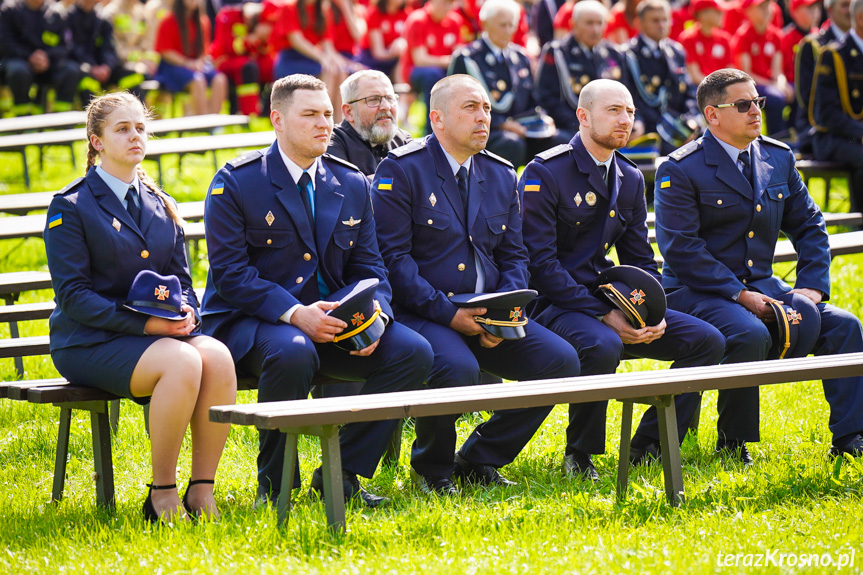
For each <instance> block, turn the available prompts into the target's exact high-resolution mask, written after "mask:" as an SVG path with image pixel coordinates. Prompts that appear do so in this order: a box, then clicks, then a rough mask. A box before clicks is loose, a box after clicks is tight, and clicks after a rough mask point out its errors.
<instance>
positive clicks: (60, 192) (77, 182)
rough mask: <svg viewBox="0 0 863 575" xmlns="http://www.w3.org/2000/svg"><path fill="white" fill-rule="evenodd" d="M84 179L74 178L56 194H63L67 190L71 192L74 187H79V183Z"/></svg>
mask: <svg viewBox="0 0 863 575" xmlns="http://www.w3.org/2000/svg"><path fill="white" fill-rule="evenodd" d="M83 181H84V178H83V177H81V178H76V179H75V180H72V181H71V182H69V184H68V185H67V186H66V187H65V188H63V189H62V190H60V191H59V192H57V193H56V194H54V195H55V196H62V195H63V194H65V193H67V192H71V191H72V190H73V189H74V188H77V187H78V185H79V184H80V183H81V182H83Z"/></svg>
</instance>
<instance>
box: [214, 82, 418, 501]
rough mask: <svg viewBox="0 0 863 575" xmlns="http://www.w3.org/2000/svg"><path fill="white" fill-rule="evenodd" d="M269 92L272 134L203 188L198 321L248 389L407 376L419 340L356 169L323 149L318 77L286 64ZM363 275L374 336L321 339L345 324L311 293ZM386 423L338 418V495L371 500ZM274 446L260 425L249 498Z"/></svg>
mask: <svg viewBox="0 0 863 575" xmlns="http://www.w3.org/2000/svg"><path fill="white" fill-rule="evenodd" d="M270 102H271V110H272V111H271V113H270V119H271V120H272V122H273V127H274V128H275V130H276V142H275V143H273V145H272V146H270V148H269V149H267V150H265V151H256V152H252V153H249V154H246V155H245V156H241V157H240V158H237V159H235V160H232V161H230V162H228V164H227V165H226V166H225V167H224V168H222V169H221V170H219V171H218V172H217V173H216V176H215V177H214V178H213V182H212V184H210V191H209V193H208V194H207V200H206V211H205V214H206V215H205V217H204V224H205V226H206V229H207V245H208V247H209V256H210V271H209V273H208V275H207V291H206V293H205V296H204V301H203V312H202V315H203V316H204V331H205V332H206V333H207V334H208V335H212V336H214V337H216V338H218V339H220V340H222V341H223V342H225V344H226V345H227V346H228V349H230V350H231V354H232V355H233V357H234V361H236V362H237V365H238V367H239V368H240V369H241V370H242V371H245V372H249V373H252V374H253V375H256V376H259V378H260V379H259V382H258V400H259V401H282V400H288V399H303V398H305V397H307V396H308V393H309V387H310V384H311V381H312V378H313V376H314V375H315V373H317V372H320V373H322V374H324V375H326V376H329V377H332V378H335V379H343V380H354V381H356V380H365V385H364V387H363V393H379V392H385V391H400V390H407V389H414V388H417V387H419V386H420V385H421V384H422V382H423V381H424V380H425V377H426V375H427V374H428V371H429V369H430V367H431V361H432V354H431V349H430V348H429V346H428V343H426V342H425V341H424V340H423V339H422V338H421V337H420V336H418V335H417V334H416V333H414V332H412V331H411V330H410V329H408V328H406V327H405V326H404V325H402V324H400V323H396V322H393V321H392V320H393V317H394V316H393V312H392V309H391V308H390V304H389V300H390V288H389V284H388V283H387V281H386V269H385V268H384V265H383V261H382V260H381V256H380V252H379V251H378V247H377V241H376V239H375V223H374V218H373V216H372V207H371V200H370V196H369V181H368V179H367V178H366V176H364V175H363V174H362V173H361V172H360V171H359V170H357V168H356V167H355V166H354V165H353V164H349V163H347V162H345V161H343V160H339V159H335V158H332V157H331V156H329V155H327V154H324V152H325V151H326V149H327V145H328V143H329V140H330V134H331V133H332V129H333V120H332V114H333V108H332V104H331V103H330V99H329V96H328V94H327V91H326V86H325V84H324V83H323V82H321V81H320V80H318V79H316V78H314V77H311V76H305V75H301V74H296V75H293V76H288V77H285V78H282V79H281V80H279V81H277V82H276V83H275V84H274V85H273V91H272V95H271V101H270ZM368 278H377V279H379V280H380V284H379V285H378V288H377V292H376V299H377V300H378V302H379V303H380V306H381V308H382V310H383V313H384V314H386V316H388V317H389V318H390V320H391V321H390V323H389V325H388V326H387V328H386V331H385V332H384V335H383V337H381V339H380V340H378V341H377V342H376V343H375V344H372V345H370V346H369V347H367V348H366V349H364V350H360V351H352V352H347V351H345V350H342V349H340V348H338V347H336V346H335V345H333V343H331V342H332V341H333V338H334V336H336V335H337V334H339V333H341V332H342V331H343V330H344V328H346V327H347V324H346V323H345V322H343V321H341V320H338V319H336V318H334V317H331V316H329V315H327V313H326V312H327V311H329V310H331V309H333V308H335V307H336V304H335V303H331V302H325V301H321V299H322V298H323V297H326V296H327V295H328V294H330V293H332V292H334V291H336V290H338V289H341V288H343V287H345V286H346V285H347V284H349V283H352V282H355V281H359V280H362V279H368ZM398 423H400V422H396V421H386V422H371V423H354V424H348V425H345V426H344V427H342V429H341V432H340V443H341V452H342V473H343V477H344V480H345V496H346V498H350V497H353V496H359V497H361V499H362V501H363V503H365V504H366V505H368V506H375V505H378V504H380V503H381V501H382V498H380V497H377V496H375V495H372V494H370V493H367V492H365V491H364V490H363V489H362V488H360V486H359V483H358V481H357V475H362V476H363V477H371V476H372V475H373V474H374V471H375V469H376V468H377V466H378V462H379V460H380V458H381V456H382V455H383V452H384V450H385V449H386V446H387V443H388V441H389V438H390V437H392V434H393V431H394V430H395V426H396V425H397V424H398ZM284 446H285V436H284V434H282V433H279V432H276V431H261V453H260V455H259V457H258V496H259V498H263V499H267V500H269V501H271V502H272V501H275V497H274V495H276V494H277V493H276V492H277V491H278V489H279V487H280V482H281V473H282V464H283V458H284ZM298 479H299V478H298V477H297V480H296V481H295V487H298V486H299V485H298ZM321 484H322V480H321V473H320V468H318V470H316V471H315V473H314V474H313V476H312V489H315V490H318V491H320V486H321ZM286 495H287V494H286Z"/></svg>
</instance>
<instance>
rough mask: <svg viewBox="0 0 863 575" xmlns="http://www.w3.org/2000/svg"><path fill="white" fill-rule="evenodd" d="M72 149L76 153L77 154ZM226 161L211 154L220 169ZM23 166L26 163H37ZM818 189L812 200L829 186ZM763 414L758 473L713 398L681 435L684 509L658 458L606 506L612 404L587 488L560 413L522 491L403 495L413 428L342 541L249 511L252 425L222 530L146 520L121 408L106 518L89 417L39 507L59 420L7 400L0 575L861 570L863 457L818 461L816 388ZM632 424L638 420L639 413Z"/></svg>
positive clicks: (12, 179)
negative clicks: (563, 467) (719, 439)
mask: <svg viewBox="0 0 863 575" xmlns="http://www.w3.org/2000/svg"><path fill="white" fill-rule="evenodd" d="M78 151H79V152H81V154H83V148H80V149H79V150H78ZM230 157H231V154H230V153H225V154H224V155H222V154H220V160H227V159H229V158H230ZM0 160H4V161H2V162H0V181H2V182H3V184H2V188H3V191H4V192H7V193H14V192H22V191H24V189H23V178H22V177H21V173H20V164H19V163H18V161H17V157H16V156H14V155H8V156H7V155H3V156H0ZM32 162H33V165H34V166H35V165H36V162H37V158H36V156H35V154H34V155H33V157H32ZM46 166H50V170H46V171H45V172H44V173H41V174H39V173H35V171H34V185H33V189H34V190H37V189H58V188H60V187H62V186H63V185H65V183H67V182H68V181H69V180H71V179H72V178H73V177H74V176H75V175H76V174H75V173H74V171H73V170H72V168H71V166H68V149H55V150H49V151H48V152H47V156H46ZM166 166H167V171H166V188H167V190H168V191H169V192H170V193H172V194H173V195H175V196H176V197H178V198H180V199H181V200H195V199H202V198H203V196H204V193H205V191H206V186H207V184H208V183H209V180H210V178H211V176H212V165H211V160H210V159H209V158H205V157H194V156H193V157H188V158H186V159H184V162H183V172H182V174H180V173H178V172H177V169H176V161H175V160H173V161H172V159H168V160H167V161H166ZM79 171H80V170H79ZM819 194H820V195H819ZM813 195H814V196H815V197H816V198H822V197H823V189H822V190H820V192H819V191H816V190H813ZM836 205H838V204H836V203H835V202H834V203H833V204H831V207H832V209H838V208H836V207H834V206H836ZM0 225H2V220H0ZM203 255H204V256H205V251H204V252H203ZM861 265H863V256H855V257H843V258H838V259H837V260H836V261H834V263H833V266H832V273H833V286H834V295H833V302H834V303H836V304H837V305H839V306H842V307H844V308H846V309H848V310H850V311H852V312H853V313H855V314H857V315H858V316H860V315H861V314H863V309H861V307H863V282H861V280H860V266H861ZM45 269H47V266H46V261H45V254H44V248H43V246H42V243H41V241H40V240H26V241H20V240H16V241H8V242H0V272H5V271H15V270H45ZM193 275H194V279H195V283H196V285H202V284H203V281H204V278H205V275H206V259H205V258H203V257H202V258H201V259H198V260H197V261H196V262H195V265H194V267H193ZM50 297H51V294H50V293H49V292H41V293H27V294H24V295H23V296H22V301H43V300H45V299H48V298H50ZM22 332H23V334H24V335H37V334H45V333H47V322H44V321H43V322H30V323H26V324H22ZM8 336H9V333H8V326H6V325H3V326H0V337H8ZM25 367H26V369H27V372H28V377H30V378H37V377H50V376H54V375H56V372H55V371H54V368H53V366H52V365H51V362H50V359H48V358H47V357H45V358H28V359H26V360H25ZM663 367H665V365H663V364H661V363H660V362H654V361H646V360H641V361H630V362H625V363H624V365H623V366H622V367H621V370H625V371H637V370H647V369H659V368H663ZM0 377H2V378H5V379H11V378H14V377H15V373H14V368H13V365H12V361H11V360H0ZM254 400H255V395H254V393H251V392H242V393H241V394H240V401H241V402H252V401H254ZM761 405H762V420H761V430H762V441H761V442H760V443H758V444H755V445H753V446H752V451H753V454H754V456H755V457H756V461H757V463H756V465H755V466H754V467H753V468H752V469H750V470H744V469H742V468H740V467H739V466H735V465H733V464H724V463H722V462H721V461H719V460H717V459H716V458H715V457H714V456H713V453H712V447H713V445H714V443H715V441H716V433H715V426H716V394H715V393H714V392H709V393H707V394H706V396H705V402H704V408H703V411H702V422H701V427H700V433H699V434H698V436H697V437H688V438H687V439H686V441H685V442H684V445H683V449H682V458H683V474H684V481H685V485H686V495H687V500H686V503H685V504H684V505H682V506H681V507H680V508H672V507H670V506H669V505H668V504H667V503H666V502H665V498H664V495H663V482H662V474H661V468H660V467H659V466H656V465H654V466H649V467H640V468H638V469H635V470H634V471H633V472H632V473H631V476H630V480H631V485H630V491H629V496H628V499H627V500H626V502H624V503H619V502H617V501H616V499H615V494H614V483H613V478H614V474H615V472H616V464H617V457H616V453H615V452H616V449H617V446H618V435H619V432H620V411H621V409H620V404H618V403H616V402H612V403H611V404H610V407H609V423H608V430H607V431H608V438H607V454H606V455H604V456H600V457H597V458H596V463H597V467H598V469H599V472H600V474H601V476H602V481H601V483H600V484H599V485H597V486H592V485H585V484H583V483H581V482H573V481H569V480H566V479H564V478H563V477H562V476H561V474H560V463H561V460H562V457H563V447H564V439H563V430H564V428H565V424H566V410H565V408H564V407H557V408H556V409H555V410H554V412H553V413H552V416H551V417H550V418H549V419H548V421H547V422H546V423H545V425H544V426H543V428H542V429H541V431H540V432H539V433H538V434H537V435H536V437H535V438H534V439H533V441H532V442H531V443H530V444H529V445H528V447H527V448H526V449H525V451H524V452H523V453H522V454H521V455H520V456H519V457H518V459H517V460H516V461H515V463H513V464H512V465H510V466H509V467H507V468H506V469H504V473H505V474H506V476H507V477H509V478H511V479H513V480H515V481H517V482H518V486H517V487H513V488H506V489H499V488H494V489H488V490H485V489H476V488H466V489H464V490H463V492H462V494H461V495H460V496H459V497H457V498H454V499H451V500H439V499H436V498H434V497H430V496H427V495H424V494H422V493H420V492H419V491H418V490H417V489H416V488H415V487H413V486H412V484H411V482H410V479H409V476H408V469H409V461H408V454H409V448H410V442H411V441H412V440H413V430H412V428H411V427H410V426H408V427H407V428H406V431H405V436H404V440H403V441H404V443H403V445H402V458H401V461H400V462H399V464H398V466H396V467H385V468H382V469H381V470H379V472H378V474H377V475H376V476H375V477H374V479H372V480H371V481H368V482H366V484H367V486H368V487H369V488H370V489H371V490H373V491H374V492H376V493H379V494H382V495H387V496H389V497H391V498H392V499H393V504H392V506H390V507H389V508H386V509H381V510H377V511H365V510H362V509H357V508H352V509H349V510H348V517H347V520H348V527H349V531H348V533H347V534H346V535H344V536H343V537H337V536H334V535H332V534H330V533H329V531H328V530H327V528H326V517H325V513H324V508H323V505H322V504H321V503H319V502H312V501H310V500H308V499H307V498H306V497H305V495H304V493H300V492H297V493H296V494H295V497H294V503H295V506H294V511H293V515H292V518H291V522H290V524H289V525H288V526H287V528H280V527H278V526H277V524H276V518H275V514H274V513H273V512H272V511H269V510H268V511H262V512H254V511H252V509H251V502H252V498H253V496H254V491H255V485H256V478H255V456H256V453H257V435H256V432H255V431H254V430H253V429H251V428H246V427H242V428H241V427H234V428H233V429H232V431H231V435H230V437H229V439H228V445H227V449H226V452H225V455H224V458H223V460H222V464H221V467H220V470H219V475H218V481H217V490H216V494H217V500H218V502H219V504H220V507H221V510H222V514H223V520H222V522H221V523H220V524H217V525H216V524H209V525H197V526H179V527H175V528H165V527H152V526H149V525H144V524H143V522H142V520H141V503H142V501H143V499H144V495H145V486H144V484H145V483H147V482H148V481H149V480H150V461H149V450H148V440H147V436H146V434H145V433H144V426H143V419H142V412H141V409H140V408H139V407H137V406H135V405H134V404H132V403H131V402H123V408H122V412H121V419H120V430H119V433H118V434H117V436H116V437H115V438H114V469H115V482H116V490H117V491H116V500H117V509H116V513H114V514H109V513H107V512H106V511H104V510H101V509H99V508H97V507H96V506H95V505H94V500H95V489H94V483H93V479H92V473H93V467H92V454H91V448H90V431H89V421H88V420H87V418H86V417H85V416H84V415H81V414H79V415H77V416H76V418H75V420H74V422H73V426H72V435H71V444H70V457H69V464H68V479H67V484H66V492H65V499H64V500H63V501H62V502H61V503H59V504H57V505H53V504H50V503H48V498H49V495H50V491H51V481H52V472H53V457H54V449H55V441H56V432H57V424H56V420H57V416H58V413H59V410H58V409H57V408H55V407H50V406H36V405H30V404H26V403H20V402H13V401H9V400H0V470H2V473H0V525H2V527H0V572H8V573H25V572H27V573H29V572H44V573H58V572H76V573H77V572H82V573H97V572H103V573H104V572H111V573H113V572H129V573H169V572H184V573H185V572H219V573H235V572H249V571H251V572H262V573H280V574H281V573H321V574H329V573H429V574H437V573H447V574H448V573H452V574H457V575H463V574H473V573H519V574H520V573H572V572H597V573H605V572H611V573H665V572H680V573H711V572H719V571H725V572H740V571H746V570H748V569H747V568H745V567H743V566H742V565H743V563H742V559H741V563H740V566H738V567H731V568H728V567H720V566H719V563H718V561H717V556H718V554H720V553H722V554H724V555H727V554H735V553H764V552H768V551H771V550H777V551H778V552H780V553H818V554H822V553H825V552H826V553H832V554H834V555H838V554H839V553H845V552H850V551H851V550H852V549H853V550H855V551H856V558H855V566H854V569H853V571H859V570H860V565H863V549H861V544H863V534H861V530H860V517H861V516H863V501H861V489H863V463H861V462H860V461H852V462H840V464H836V463H834V462H833V461H831V460H829V459H828V458H827V457H826V455H825V454H826V451H827V448H828V447H829V443H830V435H829V431H828V429H827V419H828V410H827V406H826V403H825V401H824V399H823V393H822V391H821V388H820V385H819V384H818V383H816V382H804V383H798V384H793V385H781V386H770V387H765V388H763V389H762V391H761ZM640 413H641V410H640V409H637V410H636V416H637V417H638V416H640ZM485 416H486V415H485V414H469V415H467V416H465V417H464V418H463V419H462V420H461V421H460V423H459V435H460V437H461V439H464V438H465V437H467V435H468V434H469V433H470V430H471V429H472V428H473V426H474V425H475V424H476V422H477V421H479V419H480V418H481V417H485ZM189 450H190V445H189V444H188V443H187V444H186V445H185V447H184V450H183V453H182V460H181V463H180V471H179V475H178V483H180V484H181V485H182V484H185V482H186V481H187V480H188V473H189V457H190V452H189ZM300 453H301V467H302V471H303V478H304V482H305V485H306V486H307V485H308V478H309V475H310V473H311V470H312V469H313V468H314V467H315V466H316V465H317V464H318V460H319V447H318V444H317V441H316V440H313V439H309V438H303V439H301V449H300ZM777 561H778V559H777ZM785 570H787V568H783V567H778V566H777V567H770V568H769V569H768V571H772V572H778V571H785ZM792 570H793V569H792ZM800 570H803V569H800ZM805 571H807V572H815V573H819V572H820V573H827V572H833V571H834V569H832V568H829V567H818V568H807V569H805ZM846 571H851V570H850V569H846Z"/></svg>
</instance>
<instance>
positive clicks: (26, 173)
mask: <svg viewBox="0 0 863 575" xmlns="http://www.w3.org/2000/svg"><path fill="white" fill-rule="evenodd" d="M40 150H41V148H40ZM39 153H40V154H41V153H42V152H41V151H40V152H39ZM21 160H22V161H23V162H24V185H25V186H26V187H27V191H30V170H29V169H28V168H27V150H21Z"/></svg>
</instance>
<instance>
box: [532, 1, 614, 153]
mask: <svg viewBox="0 0 863 575" xmlns="http://www.w3.org/2000/svg"><path fill="white" fill-rule="evenodd" d="M607 24H608V9H607V8H606V7H605V6H603V5H602V4H601V3H599V2H597V1H596V0H582V1H581V2H578V3H577V4H576V5H575V7H574V8H573V9H572V32H570V33H569V34H567V35H566V36H564V37H563V38H561V39H560V40H553V41H551V42H549V43H548V44H546V45H545V46H544V47H543V49H542V54H541V55H540V57H539V67H538V68H537V72H536V100H537V103H539V105H540V106H542V107H543V108H545V109H546V110H548V113H549V114H551V117H552V118H554V123H555V124H556V125H557V129H558V130H560V131H561V133H562V134H563V135H565V137H566V138H567V141H568V140H569V139H571V138H572V136H574V135H575V133H576V132H577V131H578V118H577V117H576V115H575V111H576V110H577V109H578V95H579V94H580V93H581V90H582V88H583V87H584V86H585V84H587V83H588V82H590V81H591V80H595V79H597V78H606V79H609V80H619V81H621V82H623V83H624V84H627V83H628V78H627V73H626V62H625V58H624V55H623V54H622V53H621V52H619V51H618V50H617V48H615V47H614V45H612V44H611V43H610V42H609V41H608V40H604V39H603V37H602V35H603V33H604V32H605V26H606V25H607Z"/></svg>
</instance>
